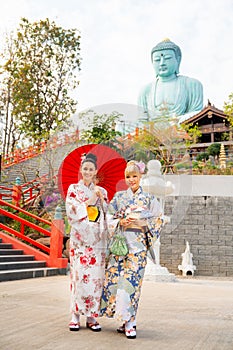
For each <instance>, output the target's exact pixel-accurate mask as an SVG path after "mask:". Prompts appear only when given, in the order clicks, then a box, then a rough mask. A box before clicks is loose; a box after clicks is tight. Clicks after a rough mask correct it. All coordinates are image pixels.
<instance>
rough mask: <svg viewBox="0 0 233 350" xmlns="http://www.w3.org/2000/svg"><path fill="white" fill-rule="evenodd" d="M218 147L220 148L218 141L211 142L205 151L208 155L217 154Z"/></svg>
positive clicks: (218, 151)
mask: <svg viewBox="0 0 233 350" xmlns="http://www.w3.org/2000/svg"><path fill="white" fill-rule="evenodd" d="M220 148H221V144H220V143H212V144H211V145H209V147H208V148H207V153H208V154H209V155H210V156H213V157H215V156H219V153H220Z"/></svg>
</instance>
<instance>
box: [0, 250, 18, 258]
mask: <svg viewBox="0 0 233 350" xmlns="http://www.w3.org/2000/svg"><path fill="white" fill-rule="evenodd" d="M1 255H23V250H22V249H0V256H1Z"/></svg>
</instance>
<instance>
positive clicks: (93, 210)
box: [87, 205, 100, 222]
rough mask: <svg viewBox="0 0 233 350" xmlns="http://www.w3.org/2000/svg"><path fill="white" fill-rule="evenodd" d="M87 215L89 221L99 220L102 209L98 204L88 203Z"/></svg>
mask: <svg viewBox="0 0 233 350" xmlns="http://www.w3.org/2000/svg"><path fill="white" fill-rule="evenodd" d="M87 216H88V219H89V221H91V222H97V221H98V219H99V217H100V210H99V208H98V207H97V206H96V205H88V207H87Z"/></svg>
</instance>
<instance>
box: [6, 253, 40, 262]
mask: <svg viewBox="0 0 233 350" xmlns="http://www.w3.org/2000/svg"><path fill="white" fill-rule="evenodd" d="M34 260H35V258H34V256H33V255H24V254H22V255H16V254H15V255H0V262H12V261H34Z"/></svg>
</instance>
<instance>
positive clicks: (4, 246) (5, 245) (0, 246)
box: [0, 243, 12, 250]
mask: <svg viewBox="0 0 233 350" xmlns="http://www.w3.org/2000/svg"><path fill="white" fill-rule="evenodd" d="M1 249H12V244H11V243H0V250H1Z"/></svg>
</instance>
